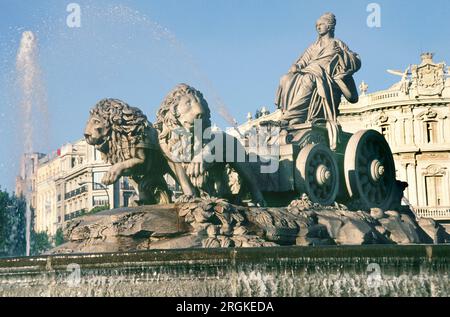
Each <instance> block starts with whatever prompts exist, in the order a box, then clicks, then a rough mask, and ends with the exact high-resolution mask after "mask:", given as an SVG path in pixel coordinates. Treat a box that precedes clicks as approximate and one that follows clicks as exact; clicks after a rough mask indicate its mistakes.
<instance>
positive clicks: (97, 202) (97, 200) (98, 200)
mask: <svg viewBox="0 0 450 317" xmlns="http://www.w3.org/2000/svg"><path fill="white" fill-rule="evenodd" d="M92 205H93V206H94V207H96V206H107V205H109V201H108V196H94V197H93V198H92Z"/></svg>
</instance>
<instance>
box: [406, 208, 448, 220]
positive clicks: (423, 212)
mask: <svg viewBox="0 0 450 317" xmlns="http://www.w3.org/2000/svg"><path fill="white" fill-rule="evenodd" d="M414 212H415V214H416V216H417V218H432V219H434V220H450V207H416V208H414Z"/></svg>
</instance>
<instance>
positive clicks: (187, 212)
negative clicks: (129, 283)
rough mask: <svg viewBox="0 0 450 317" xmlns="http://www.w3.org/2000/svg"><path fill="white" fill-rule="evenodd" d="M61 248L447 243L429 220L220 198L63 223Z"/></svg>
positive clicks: (306, 204) (69, 250) (342, 208)
mask: <svg viewBox="0 0 450 317" xmlns="http://www.w3.org/2000/svg"><path fill="white" fill-rule="evenodd" d="M64 234H65V239H66V241H68V242H67V243H65V244H63V245H61V246H59V247H57V248H55V249H53V250H51V253H97V252H99V253H101V252H122V251H136V250H151V249H185V248H227V247H268V246H277V245H300V246H315V245H363V244H402V245H403V244H423V243H426V244H429V243H445V242H449V241H450V240H449V237H448V234H447V233H446V232H445V230H443V228H442V227H441V226H440V225H438V224H436V223H435V222H434V221H432V220H428V219H421V220H420V221H419V222H416V221H415V219H414V218H413V217H412V216H411V215H408V214H407V213H399V212H397V211H383V210H381V209H373V210H371V212H370V213H368V212H363V211H357V212H354V211H349V210H347V209H346V208H345V206H342V205H335V206H333V207H324V206H320V205H317V204H313V203H311V202H310V201H309V200H308V199H307V198H304V199H302V200H297V201H294V202H293V203H291V205H290V206H289V207H286V208H257V207H240V206H235V205H231V204H229V203H228V202H227V201H225V200H221V199H214V198H212V199H197V200H194V201H192V202H189V203H182V204H172V205H162V206H161V205H153V206H141V207H134V208H122V209H114V210H108V211H104V212H100V213H98V214H94V215H86V216H83V217H80V218H78V219H74V220H71V221H69V222H67V223H66V224H65V228H64Z"/></svg>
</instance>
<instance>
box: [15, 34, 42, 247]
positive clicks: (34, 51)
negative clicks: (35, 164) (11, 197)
mask: <svg viewBox="0 0 450 317" xmlns="http://www.w3.org/2000/svg"><path fill="white" fill-rule="evenodd" d="M16 71H17V85H18V88H19V91H20V116H21V120H20V122H21V123H22V126H21V129H22V135H23V153H26V154H31V153H32V152H33V150H34V146H33V145H34V144H33V143H34V142H33V136H34V134H35V132H36V131H35V130H36V129H35V126H34V119H35V117H37V114H38V113H40V117H44V118H47V117H48V112H47V106H46V98H45V94H44V89H43V85H42V82H43V81H42V79H41V72H40V68H39V64H38V46H37V39H36V36H35V35H34V34H33V32H30V31H26V32H23V34H22V39H21V41H20V47H19V50H18V53H17V59H16ZM44 121H45V120H44ZM41 126H42V127H46V126H48V124H46V122H41V124H40V127H41ZM26 165H27V168H29V169H30V168H32V167H31V164H26ZM25 175H27V176H28V177H26V188H25V193H24V194H25V198H26V200H27V210H26V254H27V256H28V255H30V240H31V234H30V233H31V192H32V188H31V185H32V184H31V179H30V177H29V176H30V175H32V172H31V171H30V170H27V171H26V172H25Z"/></svg>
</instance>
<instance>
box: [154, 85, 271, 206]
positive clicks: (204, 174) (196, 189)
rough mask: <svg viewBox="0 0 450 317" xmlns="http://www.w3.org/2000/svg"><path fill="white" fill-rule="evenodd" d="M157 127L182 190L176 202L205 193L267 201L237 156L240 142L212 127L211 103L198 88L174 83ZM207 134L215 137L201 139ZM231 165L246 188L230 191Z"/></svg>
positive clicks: (158, 116) (165, 100) (235, 200)
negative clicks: (206, 140) (246, 196)
mask: <svg viewBox="0 0 450 317" xmlns="http://www.w3.org/2000/svg"><path fill="white" fill-rule="evenodd" d="M155 127H156V129H157V130H158V132H159V143H160V146H161V149H162V152H163V153H164V156H165V157H166V159H167V161H168V165H169V167H170V169H171V170H172V172H173V174H174V175H175V178H176V181H177V182H178V183H179V184H180V186H181V189H182V191H183V194H184V195H183V197H181V200H180V201H183V199H185V200H188V199H190V198H191V197H199V196H200V197H201V196H203V195H204V194H206V195H207V196H214V197H220V198H226V199H230V200H232V201H233V202H236V203H239V202H241V201H242V198H244V196H245V195H247V194H250V196H251V199H252V202H253V203H254V204H256V205H258V206H265V205H266V203H265V201H264V198H263V196H262V193H261V191H260V190H259V188H258V185H257V184H256V182H255V177H254V176H253V174H252V171H251V169H250V167H249V166H248V163H245V162H246V160H245V159H244V160H242V158H241V159H238V157H237V155H238V153H245V150H244V148H243V147H242V145H241V144H240V143H239V142H238V141H237V140H236V139H235V138H234V137H232V136H231V135H229V134H226V133H224V132H218V131H212V129H211V113H210V110H209V106H208V103H207V102H206V100H205V99H204V98H203V95H202V93H201V92H200V91H198V90H196V89H195V88H193V87H191V86H189V85H186V84H180V85H178V86H176V87H175V89H173V90H172V91H171V92H170V93H169V94H168V95H167V97H166V98H165V99H164V101H163V102H162V104H161V106H160V109H159V111H158V113H157V121H156V123H155ZM209 137H211V138H212V140H213V141H212V142H209V143H205V140H204V139H205V138H209ZM227 138H228V140H227V142H225V140H226V139H227ZM230 139H231V141H232V142H230ZM230 144H231V145H230ZM213 145H215V146H213ZM229 146H233V147H234V148H233V149H231V148H227V147H229ZM230 153H233V154H231V155H230ZM230 156H232V157H230ZM211 158H213V159H211ZM229 168H231V169H233V170H234V171H235V172H236V173H237V174H238V175H239V179H240V180H241V181H242V182H243V184H244V185H245V186H241V188H243V189H244V188H245V189H246V190H248V192H243V191H241V192H240V193H239V195H238V197H235V196H233V195H232V192H231V188H230V185H229V183H230V179H229V173H228V172H227V170H229Z"/></svg>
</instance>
